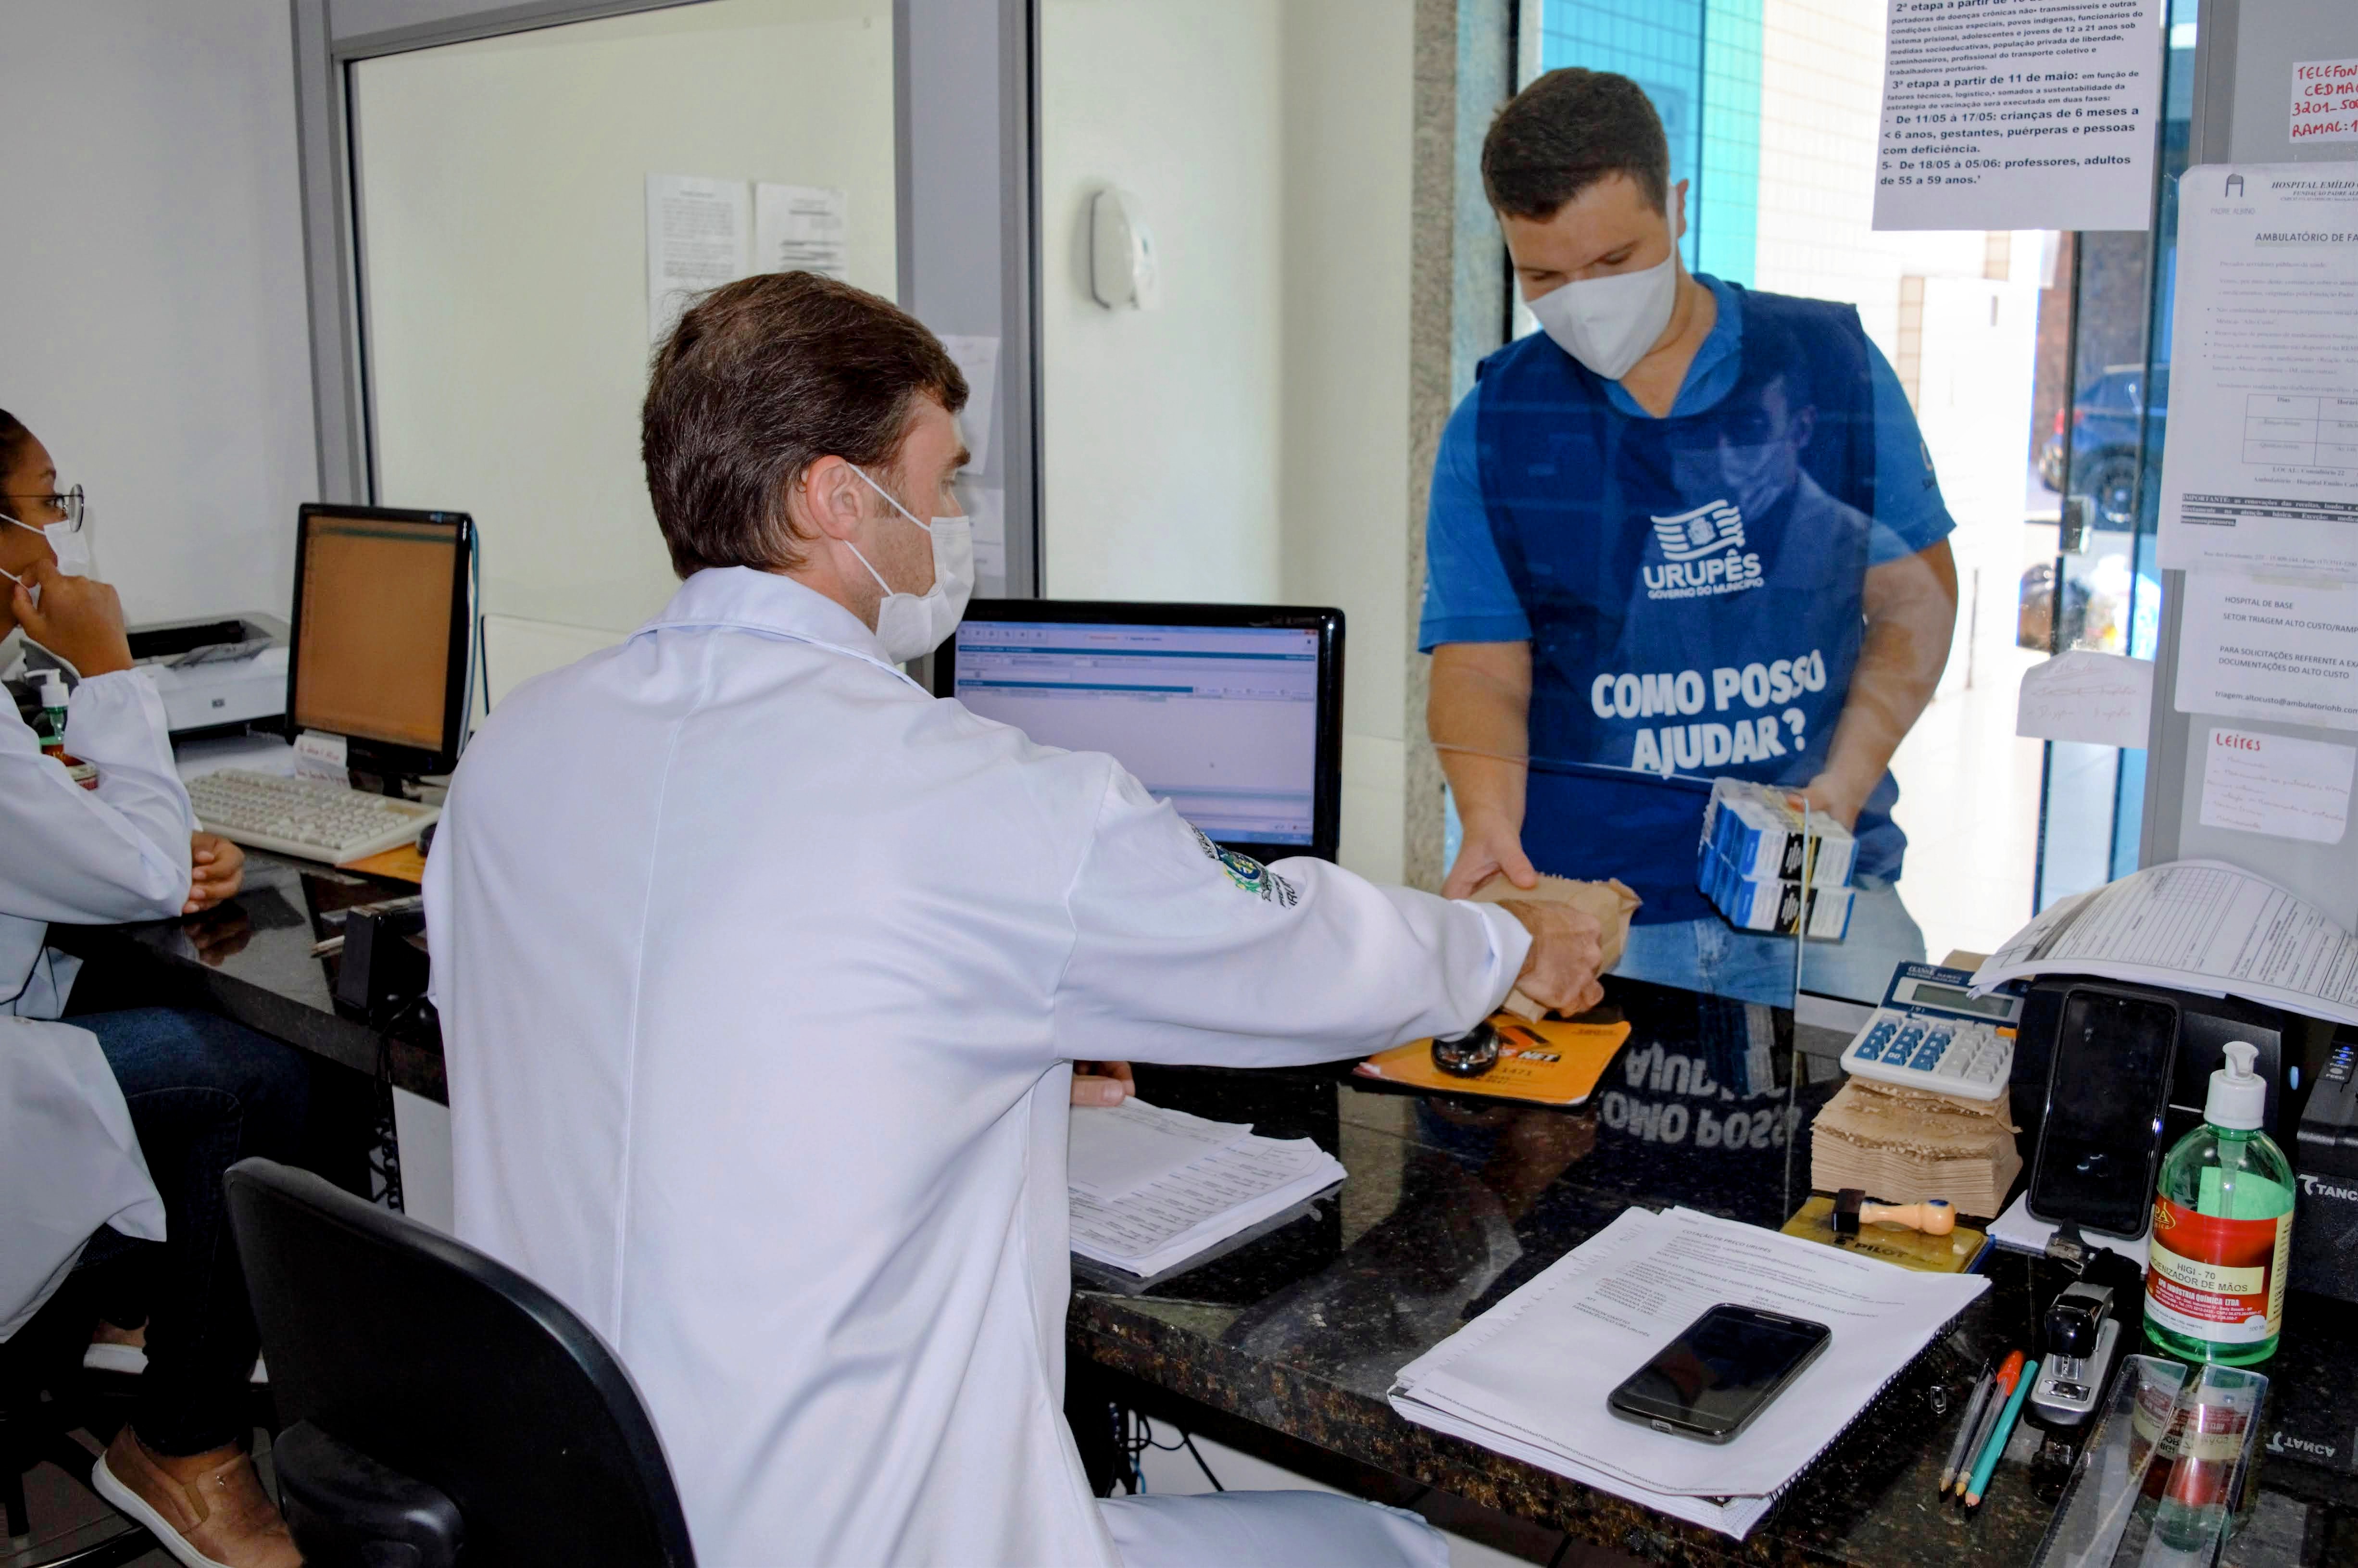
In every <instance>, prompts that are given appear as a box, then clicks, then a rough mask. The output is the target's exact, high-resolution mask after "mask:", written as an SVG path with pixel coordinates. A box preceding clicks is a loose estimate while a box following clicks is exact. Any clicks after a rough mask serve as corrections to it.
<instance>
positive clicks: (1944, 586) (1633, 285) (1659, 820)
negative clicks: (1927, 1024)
mask: <svg viewBox="0 0 2358 1568" xmlns="http://www.w3.org/2000/svg"><path fill="white" fill-rule="evenodd" d="M1669 175H1670V154H1669V146H1668V143H1667V142H1666V141H1665V139H1664V137H1663V134H1662V128H1661V122H1660V119H1659V118H1658V117H1657V115H1656V114H1655V112H1654V109H1653V106H1652V105H1651V104H1650V103H1649V102H1648V101H1647V99H1646V97H1645V94H1644V93H1643V92H1642V91H1641V90H1640V89H1639V87H1638V85H1637V84H1636V83H1635V82H1633V81H1629V80H1628V78H1626V77H1621V76H1614V75H1610V74H1607V73H1603V72H1596V71H1588V70H1557V71H1551V72H1550V73H1548V74H1547V75H1545V76H1542V77H1541V78H1540V79H1539V80H1538V81H1534V82H1533V83H1532V84H1531V86H1530V87H1529V88H1527V89H1525V90H1524V91H1523V92H1521V93H1520V94H1519V95H1518V96H1517V97H1516V98H1515V100H1514V101H1513V102H1512V103H1509V104H1508V105H1507V107H1506V108H1505V109H1503V110H1501V111H1500V112H1499V114H1498V120H1497V122H1496V123H1495V124H1493V126H1492V127H1491V130H1490V134H1489V137H1488V140H1487V142H1486V143H1485V145H1484V147H1483V178H1484V184H1485V187H1486V189H1487V192H1488V195H1489V198H1490V201H1491V205H1492V206H1493V207H1494V208H1495V209H1496V210H1497V211H1498V218H1499V222H1500V225H1501V227H1502V228H1503V230H1504V232H1505V235H1506V241H1507V248H1508V252H1509V255H1510V256H1511V258H1512V260H1513V262H1514V265H1515V271H1516V276H1517V278H1518V280H1519V282H1520V287H1521V290H1522V295H1523V297H1524V299H1525V301H1526V302H1527V303H1528V304H1529V305H1530V307H1531V311H1532V313H1533V314H1534V315H1535V316H1537V317H1538V318H1539V321H1540V324H1541V327H1542V328H1543V329H1544V330H1542V331H1541V332H1535V333H1532V334H1531V335H1530V336H1528V337H1525V338H1522V339H1520V340H1519V341H1516V342H1514V343H1511V344H1509V346H1507V347H1506V348H1504V349H1501V350H1500V351H1498V352H1497V353H1495V354H1492V355H1491V356H1490V357H1489V358H1488V359H1487V360H1486V361H1484V362H1483V364H1482V366H1481V370H1480V373H1479V375H1478V378H1477V381H1476V385H1475V387H1474V390H1473V391H1472V392H1471V393H1470V394H1469V395H1467V396H1466V399H1465V401H1464V402H1463V403H1461V404H1460V405H1459V406H1458V407H1457V410H1456V413H1455V415H1453V416H1452V417H1451V419H1450V422H1449V426H1448V429H1447V431H1446V432H1445V434H1444V436H1443V438H1442V445H1441V451H1440V456H1439V459H1438V460H1437V462H1436V464H1435V467H1434V473H1433V498H1432V504H1431V512H1430V515H1429V518H1428V521H1427V525H1426V550H1427V563H1428V572H1427V580H1426V591H1425V600H1424V614H1423V623H1422V631H1421V633H1420V638H1419V642H1420V645H1421V646H1422V647H1423V648H1425V649H1427V650H1428V651H1430V652H1432V653H1433V686H1432V696H1431V699H1430V704H1429V708H1428V721H1429V725H1430V728H1431V730H1432V734H1433V741H1434V743H1435V745H1436V747H1437V748H1438V749H1439V750H1440V752H1441V759H1442V763H1443V766H1444V770H1445V771H1446V772H1447V773H1448V775H1449V780H1450V784H1451V786H1452V790H1453V793H1454V795H1455V800H1456V804H1457V809H1458V814H1459V819H1460V821H1461V823H1462V824H1463V829H1464V848H1463V849H1462V851H1461V852H1460V853H1459V855H1458V857H1457V860H1456V863H1455V865H1454V866H1453V867H1452V869H1451V871H1450V874H1449V880H1448V882H1447V885H1446V888H1445V890H1444V891H1446V892H1449V893H1451V894H1453V895H1456V896H1463V895H1464V894H1466V893H1467V892H1471V891H1472V890H1473V889H1474V888H1476V887H1477V886H1479V885H1481V883H1483V882H1484V881H1488V880H1489V879H1490V878H1491V877H1492V876H1494V875H1497V874H1499V873H1502V872H1503V873H1504V874H1505V875H1507V876H1508V877H1509V879H1511V880H1512V881H1515V882H1517V883H1518V884H1520V885H1529V884H1530V882H1531V880H1532V878H1533V877H1534V875H1535V873H1536V872H1537V871H1553V872H1557V873H1560V874H1563V875H1565V876H1574V877H1605V876H1615V877H1619V878H1620V879H1621V880H1622V881H1626V882H1628V884H1630V886H1632V887H1634V888H1635V889H1636V890H1637V891H1638V892H1639V896H1640V897H1641V898H1643V900H1644V901H1645V902H1644V903H1643V905H1642V906H1641V907H1640V908H1639V911H1638V914H1637V917H1636V920H1637V924H1636V925H1635V927H1634V928H1633V930H1632V931H1631V933H1630V938H1629V945H1628V952H1627V954H1626V956H1625V957H1623V959H1622V962H1621V964H1620V967H1619V968H1618V970H1617V972H1618V973H1621V974H1625V975H1634V976H1636V977H1638V978H1639V979H1652V980H1659V981H1661V982H1663V983H1665V984H1671V985H1682V986H1686V987H1689V988H1690V989H1696V990H1704V991H1711V992H1714V993H1717V994H1720V995H1724V996H1734V997H1741V998H1744V999H1745V1000H1754V1001H1766V1002H1784V1001H1786V1000H1789V999H1790V997H1791V994H1792V989H1793V968H1794V957H1793V944H1792V942H1791V940H1790V938H1783V939H1779V938H1773V937H1769V936H1766V935H1752V934H1747V933H1742V932H1738V931H1736V930H1734V929H1732V928H1731V927H1730V926H1728V925H1726V924H1725V922H1724V921H1722V920H1720V919H1719V918H1718V917H1717V915H1715V914H1714V913H1713V911H1712V909H1711V906H1710V904H1709V903H1708V901H1706V899H1705V898H1704V895H1703V894H1702V893H1701V892H1699V891H1697V888H1696V876H1695V870H1696V848H1697V843H1698V840H1699V838H1700V834H1701V826H1702V813H1703V806H1704V800H1705V798H1706V796H1707V795H1708V794H1709V790H1710V780H1711V779H1713V778H1714V777H1718V776H1722V775H1726V776H1733V777H1736V778H1742V779H1750V780H1756V781H1759V782H1762V783H1768V784H1781V785H1785V786H1787V787H1789V788H1790V790H1792V791H1793V793H1794V795H1795V796H1796V798H1803V797H1805V798H1806V799H1807V801H1808V803H1809V805H1810V806H1811V807H1812V809H1814V810H1816V811H1818V812H1822V813H1824V814H1826V815H1827V816H1833V817H1835V818H1838V819H1839V820H1841V821H1842V822H1843V823H1844V824H1845V825H1846V826H1849V827H1852V828H1853V830H1854V831H1855V834H1856V836H1857V839H1858V852H1857V862H1856V871H1855V877H1854V881H1855V886H1856V889H1857V892H1856V894H1855V907H1854V913H1853V915H1852V919H1851V926H1850V934H1849V935H1848V937H1847V938H1846V939H1845V940H1844V941H1843V942H1841V943H1839V944H1821V943H1812V944H1811V945H1810V946H1809V947H1808V951H1807V968H1806V969H1805V971H1804V974H1803V979H1802V984H1803V986H1804V988H1805V989H1810V990H1820V991H1830V992H1833V993H1835V994H1840V995H1848V996H1855V997H1861V998H1872V999H1877V1000H1879V999H1880V997H1881V996H1882V993H1883V988H1884V985H1885V982H1886V981H1887V980H1888V979H1889V978H1890V973H1891V968H1892V966H1893V965H1894V964H1895V963H1898V962H1899V961H1901V960H1902V959H1920V958H1921V957H1923V956H1924V947H1923V935H1922V933H1921V932H1920V930H1919V929H1918V928H1917V926H1916V924H1915V922H1914V921H1913V920H1912V919H1911V918H1909V914H1908V912H1907V910H1906V908H1905V907H1904V906H1903V905H1902V904H1901V903H1900V902H1899V897H1898V890H1897V889H1896V888H1895V887H1894V886H1893V883H1894V882H1895V881H1896V880H1897V879H1898V875H1899V869H1900V857H1901V852H1902V850H1903V849H1905V847H1906V838H1905V836H1904V835H1903V834H1902V833H1901V832H1900V830H1899V828H1898V826H1897V825H1896V824H1895V823H1893V821H1892V820H1891V808H1892V805H1893V803H1894V801H1896V800H1897V799H1898V785H1897V784H1895V783H1894V782H1893V780H1892V778H1891V774H1890V762H1891V756H1892V753H1893V752H1895V751H1896V750H1898V745H1899V742H1900V741H1901V739H1902V738H1903V737H1905V735H1906V734H1907V732H1908V730H1909V728H1910V727H1911V726H1912V725H1913V724H1914V723H1915V721H1916V719H1917V718H1918V717H1919V716H1920V714H1921V713H1922V712H1923V709H1924V707H1925V704H1926V703H1928V702H1929V701H1931V696H1932V691H1933V688H1934V687H1935V686H1936V685H1937V684H1938V683H1939V680H1940V676H1941V670H1942V665H1943V664H1945V662H1946V661H1947V657H1948V651H1949V640H1950V635H1951V633H1952V629H1953V627H1954V625H1955V621H1956V603H1957V589H1956V567H1955V563H1954V561H1953V559H1952V557H1951V555H1950V552H1949V546H1948V542H1947V535H1948V534H1949V532H1950V530H1951V528H1952V526H1953V524H1952V522H1951V520H1950V517H1949V514H1948V511H1947V508H1946V507H1945V506H1944V505H1943V504H1942V501H1941V494H1940V490H1939V487H1938V485H1937V484H1936V482H1935V481H1934V479H1933V475H1932V471H1931V462H1930V459H1929V456H1928V454H1927V453H1926V452H1925V449H1924V445H1923V441H1922V438H1921V436H1920V433H1919V431H1918V429H1917V427H1916V421H1915V417H1914V416H1913V414H1912V413H1911V412H1910V411H1909V406H1908V403H1907V399H1906V397H1905V395H1903V394H1902V392H1901V391H1900V388H1899V384H1898V377H1897V376H1896V375H1895V374H1894V373H1892V370H1891V367H1890V365H1889V364H1888V362H1886V360H1885V359H1884V357H1883V355H1882V354H1881V353H1880V352H1879V351H1877V349H1876V348H1875V346H1874V345H1873V344H1872V343H1870V342H1869V341H1867V339H1866V334H1865V332H1864V331H1863V330H1861V329H1860V326H1859V319H1858V313H1857V311H1856V309H1855V308H1853V307H1851V306H1848V305H1835V304H1830V303H1826V302H1823V301H1819V300H1811V299H1797V298H1792V297H1787V296H1783V295H1776V294H1764V293H1759V292H1756V291H1753V290H1750V289H1747V288H1744V287H1740V286H1738V285H1736V284H1732V283H1725V282H1722V281H1721V280H1719V279H1717V278H1714V277H1709V276H1691V275H1689V274H1688V273H1687V272H1686V270H1685V268H1684V266H1683V265H1682V263H1681V261H1680V259H1679V255H1678V250H1677V241H1678V238H1679V236H1680V235H1682V234H1683V233H1684V232H1685V228H1686V222H1685V200H1686V186H1685V184H1684V182H1681V183H1680V184H1678V185H1677V186H1675V187H1673V186H1671V184H1670V179H1669Z"/></svg>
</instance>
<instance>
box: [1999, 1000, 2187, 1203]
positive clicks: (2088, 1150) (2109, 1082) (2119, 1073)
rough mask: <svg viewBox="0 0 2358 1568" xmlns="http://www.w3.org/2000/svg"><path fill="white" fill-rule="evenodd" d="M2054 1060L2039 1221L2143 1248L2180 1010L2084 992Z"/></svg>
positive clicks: (2062, 1027)
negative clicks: (2141, 1241)
mask: <svg viewBox="0 0 2358 1568" xmlns="http://www.w3.org/2000/svg"><path fill="white" fill-rule="evenodd" d="M2054 1051H2055V1054H2054V1060H2053V1063H2052V1065H2050V1067H2049V1069H2048V1087H2047V1111H2046V1114H2045V1115H2044V1116H2043V1117H2042V1118H2040V1120H2039V1150H2038V1152H2037V1153H2036V1155H2035V1156H2033V1158H2032V1160H2031V1162H2030V1199H2029V1205H2028V1206H2029V1209H2030V1217H2032V1218H2033V1219H2037V1220H2040V1221H2043V1222H2045V1223H2046V1224H2049V1225H2061V1224H2064V1223H2066V1222H2067V1221H2068V1222H2069V1223H2071V1224H2073V1225H2077V1226H2078V1227H2081V1228H2082V1230H2094V1231H2101V1232H2103V1233H2104V1234H2105V1235H2107V1236H2120V1237H2126V1238H2131V1239H2135V1238H2137V1237H2139V1236H2142V1235H2144V1234H2145V1232H2146V1227H2147V1225H2148V1224H2149V1223H2150V1221H2151V1217H2152V1213H2153V1189H2154V1177H2155V1175H2156V1174H2157V1173H2158V1171H2159V1168H2160V1165H2161V1133H2162V1121H2163V1119H2164V1117H2165V1116H2166V1114H2167V1113H2168V1109H2169V1085H2170V1074H2171V1071H2172V1068H2173V1067H2174V1065H2176V1062H2177V1059H2178V1009H2177V1008H2175V1007H2173V1006H2171V1005H2170V1004H2169V1002H2167V1001H2164V1000H2161V999H2159V998H2158V997H2141V996H2136V995H2135V994H2132V993H2129V992H2126V991H2119V992H2114V991H2105V990H2099V989H2095V988H2094V987H2087V988H2083V989H2074V990H2073V991H2071V994H2070V995H2069V996H2067V997H2066V998H2065V999H2064V1001H2063V1013H2062V1018H2061V1022H2059V1023H2058V1025H2057V1026H2056V1032H2055V1047H2054Z"/></svg>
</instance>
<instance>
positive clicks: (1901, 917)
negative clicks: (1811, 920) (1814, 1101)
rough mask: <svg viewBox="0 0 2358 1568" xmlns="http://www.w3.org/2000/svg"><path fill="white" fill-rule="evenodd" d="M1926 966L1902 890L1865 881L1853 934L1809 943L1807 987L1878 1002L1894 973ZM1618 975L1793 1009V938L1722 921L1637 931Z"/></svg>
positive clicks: (1859, 888)
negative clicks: (1907, 965)
mask: <svg viewBox="0 0 2358 1568" xmlns="http://www.w3.org/2000/svg"><path fill="white" fill-rule="evenodd" d="M1923 961H1924V932H1923V930H1922V928H1921V927H1920V926H1919V925H1917V924H1916V918H1915V916H1913V915H1911V914H1909V913H1908V906H1907V905H1906V904H1903V903H1900V902H1899V890H1898V888H1896V887H1894V886H1892V885H1891V883H1889V882H1887V881H1884V880H1883V879H1881V878H1880V877H1860V878H1859V879H1858V880H1857V884H1856V892H1855V896H1854V898H1853V900H1852V903H1851V915H1850V935H1847V936H1845V937H1844V938H1843V940H1841V941H1840V942H1811V943H1807V944H1805V945H1804V951H1803V953H1802V957H1801V989H1803V990H1810V991H1820V992H1823V993H1825V994H1827V995H1830V996H1839V997H1847V998H1849V999H1850V1000H1854V1001H1864V1002H1868V1003H1874V1002H1879V1001H1881V1000H1883V992H1884V988H1885V987H1887V986H1888V985H1889V984H1890V983H1891V971H1892V969H1893V968H1896V967H1897V966H1898V965H1900V964H1903V963H1922V962H1923ZM1613 972H1614V973H1615V974H1617V975H1627V976H1628V977H1629V978H1630V979H1639V980H1652V981H1653V982H1654V983H1656V984H1657V985H1665V986H1682V987H1684V988H1685V989H1688V990H1691V991H1704V992H1706V993H1708V994H1709V995H1712V996H1725V997H1735V998H1737V999H1739V1000H1744V1001H1758V1002H1766V1003H1767V1004H1768V1005H1769V1006H1771V1007H1790V1006H1792V1005H1793V939H1792V938H1791V937H1790V936H1769V935H1762V934H1761V933H1758V932H1753V931H1738V930H1736V928H1735V927H1734V926H1732V925H1728V924H1727V922H1725V921H1724V920H1722V919H1720V918H1719V917H1718V916H1717V915H1706V916H1704V918H1703V919H1701V920H1674V921H1670V922H1667V923H1665V924H1663V925H1633V926H1631V927H1630V928H1629V945H1628V947H1627V948H1625V949H1624V950H1623V951H1622V954H1621V961H1620V962H1619V963H1618V964H1617V965H1615V966H1614V967H1613Z"/></svg>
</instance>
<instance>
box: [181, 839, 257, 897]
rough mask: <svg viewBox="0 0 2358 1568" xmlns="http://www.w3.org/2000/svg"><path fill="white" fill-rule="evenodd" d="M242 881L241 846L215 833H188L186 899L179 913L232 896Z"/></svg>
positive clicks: (242, 859)
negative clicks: (187, 898)
mask: <svg viewBox="0 0 2358 1568" xmlns="http://www.w3.org/2000/svg"><path fill="white" fill-rule="evenodd" d="M244 885H245V851H244V850H243V849H239V848H238V847H237V846H236V845H234V844H233V843H231V842H230V841H229V840H228V839H226V838H221V837H219V836H218V835H216V834H211V833H191V834H189V902H188V903H184V904H182V905H181V906H180V913H181V914H196V913H197V912H198V911H199V910H200V909H211V907H212V906H213V905H215V904H217V903H220V902H221V901H222V900H223V899H225V898H235V897H236V896H237V890H238V889H240V888H242V887H243V886H244Z"/></svg>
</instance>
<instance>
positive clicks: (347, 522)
mask: <svg viewBox="0 0 2358 1568" xmlns="http://www.w3.org/2000/svg"><path fill="white" fill-rule="evenodd" d="M302 526H303V538H302V545H301V549H300V553H299V560H300V563H301V568H300V571H299V574H298V578H297V582H296V594H295V621H296V626H295V676H294V692H293V701H292V705H291V707H290V709H289V711H290V712H291V713H292V714H293V716H294V719H295V723H296V724H297V726H298V727H300V728H302V729H305V730H326V731H327V732H329V733H330V734H334V735H344V736H350V737H354V738H357V739H361V740H365V741H384V742H387V743H389V744H393V745H398V746H414V747H416V748H419V749H420V750H424V751H428V752H432V751H438V750H439V749H440V748H441V746H442V744H443V741H444V726H445V723H446V720H447V715H448V704H449V694H450V691H451V670H450V665H451V660H452V658H453V657H454V656H455V657H457V658H459V659H460V660H461V661H462V662H463V660H464V658H465V653H464V649H465V645H466V644H465V641H464V639H463V638H453V637H452V636H451V619H452V615H453V613H454V610H455V607H456V604H457V602H458V600H457V594H458V589H459V577H458V573H459V571H460V566H461V563H462V560H463V555H462V550H461V529H462V526H463V524H461V523H460V519H459V518H458V517H457V516H456V515H455V514H452V515H451V516H450V517H449V520H448V521H435V522H427V521H422V520H421V521H407V520H401V519H395V518H390V517H383V516H372V515H368V514H352V515H338V514H335V513H332V512H325V511H319V512H314V511H311V510H309V509H308V508H307V509H306V511H305V513H304V516H303V523H302ZM454 648H455V649H456V650H457V651H456V652H455V654H454Z"/></svg>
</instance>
